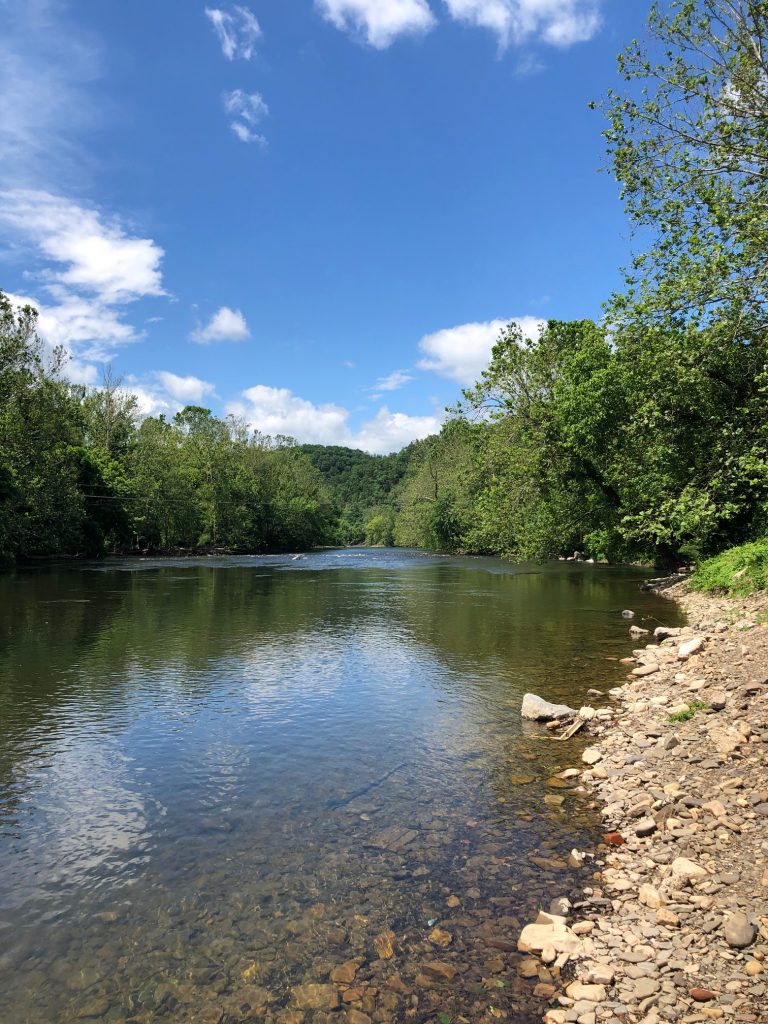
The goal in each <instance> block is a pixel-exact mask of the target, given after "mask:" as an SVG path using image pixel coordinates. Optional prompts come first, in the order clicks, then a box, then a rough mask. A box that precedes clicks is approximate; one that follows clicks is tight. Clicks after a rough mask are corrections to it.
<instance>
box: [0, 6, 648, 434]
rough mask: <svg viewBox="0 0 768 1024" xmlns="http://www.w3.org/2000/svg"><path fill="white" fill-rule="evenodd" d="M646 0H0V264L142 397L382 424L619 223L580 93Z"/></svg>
mask: <svg viewBox="0 0 768 1024" xmlns="http://www.w3.org/2000/svg"><path fill="white" fill-rule="evenodd" d="M646 15H647V4H646V3H645V0H249V3H247V4H245V3H243V4H235V5H223V4H219V3H218V2H217V0H211V2H210V3H209V4H208V6H206V4H205V2H203V3H199V4H198V3H197V2H193V0H162V2H161V3H157V2H154V3H149V2H147V0H131V3H130V4H126V3H118V2H117V0H77V2H73V3H65V2H63V0H61V2H59V0H25V2H24V3H19V2H18V0H0V23H1V24H2V25H3V26H4V27H3V32H2V34H0V95H1V96H2V104H3V105H2V110H3V114H2V117H0V287H1V288H3V289H4V290H5V291H6V292H8V293H10V294H11V295H13V296H16V297H18V298H20V299H21V298H23V299H27V300H30V301H32V302H33V303H34V304H35V305H37V306H38V308H39V309H40V312H41V319H40V326H41V332H42V334H43V335H44V336H45V338H46V340H47V341H49V342H50V343H59V344H63V345H65V346H66V348H67V349H68V350H69V353H70V357H71V358H70V362H69V364H68V369H67V371H66V372H67V373H68V375H69V376H70V377H71V378H72V379H73V380H77V381H79V382H82V383H87V384H91V385H96V384H98V382H99V380H100V379H101V374H102V369H103V367H104V366H105V365H111V366H112V367H113V369H114V371H115V372H116V373H117V374H119V375H121V376H122V377H123V379H124V382H125V384H126V386H128V387H130V388H131V389H132V390H134V391H135V392H136V393H137V395H138V396H139V399H140V404H141V408H142V410H143V411H144V412H152V413H157V412H166V413H169V414H170V413H172V412H173V411H175V410H176V409H178V408H180V407H181V406H182V405H184V404H186V403H187V402H192V403H196V404H202V405H207V406H209V407H211V408H212V409H213V410H214V411H215V412H217V413H220V414H224V413H228V412H232V413H234V414H236V415H240V416H244V417H245V418H246V419H247V420H248V421H249V422H250V423H251V424H252V425H253V427H254V428H256V429H259V430H261V431H262V432H265V433H278V432H279V433H287V434H291V435H293V436H296V437H297V438H298V439H299V440H302V441H303V440H306V441H317V442H321V443H329V444H350V445H353V446H359V447H364V448H366V449H368V450H370V451H374V452H385V451H390V450H394V449H397V448H400V447H402V446H403V445H404V444H406V443H407V442H408V441H410V440H412V439H413V438H414V437H420V436H424V435H425V434H427V433H430V432H433V431H434V430H436V429H437V428H438V426H439V423H440V421H441V419H442V417H443V409H444V407H445V406H446V405H447V404H451V403H453V402H454V401H455V400H456V398H457V397H458V394H459V391H460V389H461V387H462V386H465V385H468V384H470V383H472V381H473V380H474V379H476V377H477V375H478V373H479V371H480V369H482V367H483V365H484V364H485V363H486V362H487V359H488V356H489V353H490V347H491V345H492V343H493V340H494V339H495V337H496V336H497V335H498V332H499V329H500V328H501V327H502V326H503V324H504V323H505V322H506V321H508V320H510V319H513V318H515V319H520V320H521V322H522V324H523V326H524V327H525V329H526V330H529V331H530V330H534V329H535V324H536V322H537V320H539V319H541V318H548V317H557V318H562V319H571V318H580V317H598V316H599V315H600V304H601V302H603V301H604V300H605V299H606V298H607V297H608V295H609V294H610V292H611V290H612V289H614V288H616V287H619V286H620V284H621V277H620V273H619V268H620V266H621V265H623V264H625V263H626V262H627V258H628V252H629V230H628V225H627V222H626V219H625V217H624V214H623V212H622V209H621V205H620V202H619V198H618V189H617V186H616V184H615V182H614V181H613V180H612V178H611V176H610V175H609V174H607V173H599V168H600V167H601V166H602V165H603V164H604V145H603V140H602V137H601V134H600V133H601V130H602V127H603V125H602V121H601V115H600V114H599V113H597V112H594V111H590V110H589V109H588V106H587V104H588V102H589V101H590V100H592V99H598V98H599V97H600V96H602V95H604V94H605V92H606V90H607V89H608V88H609V87H610V86H611V85H615V84H616V72H615V57H616V54H617V52H618V51H619V50H620V49H621V47H622V46H623V45H624V44H625V43H626V42H628V41H629V40H630V39H631V38H632V37H633V36H637V35H639V34H642V31H643V25H644V21H645V17H646Z"/></svg>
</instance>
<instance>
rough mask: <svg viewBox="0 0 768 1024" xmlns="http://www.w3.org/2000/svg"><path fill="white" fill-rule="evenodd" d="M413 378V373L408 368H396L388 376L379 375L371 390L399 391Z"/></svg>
mask: <svg viewBox="0 0 768 1024" xmlns="http://www.w3.org/2000/svg"><path fill="white" fill-rule="evenodd" d="M412 380H413V375H412V374H410V373H408V371H407V370H395V371H394V372H393V373H390V374H388V375H387V376H386V377H379V379H378V380H377V381H376V383H375V384H374V386H373V387H372V388H371V391H397V389H398V388H401V387H403V386H404V385H405V384H408V383H409V382H410V381H412Z"/></svg>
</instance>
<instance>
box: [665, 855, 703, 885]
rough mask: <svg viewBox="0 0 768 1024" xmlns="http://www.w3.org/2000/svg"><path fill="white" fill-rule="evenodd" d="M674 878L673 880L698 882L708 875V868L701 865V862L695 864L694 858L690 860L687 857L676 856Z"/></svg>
mask: <svg viewBox="0 0 768 1024" xmlns="http://www.w3.org/2000/svg"><path fill="white" fill-rule="evenodd" d="M671 874H672V880H673V882H677V883H680V882H698V881H700V880H701V879H702V878H706V877H707V874H708V873H707V870H706V868H703V867H701V865H700V864H694V862H693V861H692V860H688V859H687V858H686V857H676V858H675V859H674V860H673V861H672V869H671Z"/></svg>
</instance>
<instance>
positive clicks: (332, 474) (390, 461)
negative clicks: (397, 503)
mask: <svg viewBox="0 0 768 1024" xmlns="http://www.w3.org/2000/svg"><path fill="white" fill-rule="evenodd" d="M300 450H301V451H302V452H303V453H304V454H305V455H306V456H307V457H308V458H309V460H310V462H311V463H312V464H313V465H314V466H315V467H316V468H317V469H318V470H319V471H320V473H321V475H322V478H323V481H324V483H325V485H326V487H327V489H328V490H329V491H330V493H331V495H332V496H333V498H334V500H335V502H336V506H337V508H338V510H339V525H338V531H337V538H338V541H339V543H342V544H364V543H365V544H369V543H376V544H385V545H387V546H388V545H389V544H392V543H393V540H394V538H393V535H392V530H391V529H390V530H389V532H388V533H385V536H386V538H387V539H386V540H377V541H371V540H370V536H369V526H370V524H371V522H373V521H374V520H375V519H377V518H378V517H380V516H383V517H384V518H385V519H386V520H387V521H389V519H391V516H392V510H393V505H392V501H393V491H394V490H395V488H396V487H397V486H398V484H399V483H400V481H401V480H402V479H403V476H404V474H405V473H406V470H407V469H408V466H409V463H410V460H411V458H412V450H413V446H409V447H407V448H404V449H403V450H402V451H401V452H396V453H394V454H392V455H370V454H368V452H363V451H360V450H358V449H356V448H343V447H340V446H338V445H328V446H326V445H319V444H304V445H301V446H300ZM375 532H376V533H377V536H378V535H379V531H378V528H376V530H375Z"/></svg>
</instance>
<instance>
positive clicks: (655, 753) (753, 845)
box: [520, 581, 768, 1024]
mask: <svg viewBox="0 0 768 1024" xmlns="http://www.w3.org/2000/svg"><path fill="white" fill-rule="evenodd" d="M661 589H662V592H663V593H664V594H665V596H666V597H668V598H671V599H673V600H676V601H678V602H680V603H681V604H682V606H683V608H684V609H685V611H686V612H687V615H688V621H689V625H687V626H686V627H683V628H682V629H679V630H669V631H666V633H665V631H664V630H660V629H658V628H657V629H656V636H654V635H653V634H652V632H651V630H649V631H648V633H647V634H641V633H639V632H638V630H640V629H642V628H643V623H638V624H637V625H636V626H635V635H636V637H637V642H638V647H637V649H636V650H635V651H634V652H633V657H632V661H631V663H632V665H633V667H632V669H631V673H630V676H629V681H628V683H627V684H626V685H625V686H623V687H621V688H618V689H616V690H613V691H611V695H610V696H611V699H612V701H613V706H614V709H615V715H614V717H613V719H612V720H610V721H609V722H607V723H606V724H600V723H599V722H593V723H592V725H591V731H592V734H593V737H594V741H593V742H591V745H590V746H589V747H588V748H587V750H585V751H584V754H583V761H584V764H585V766H586V767H585V768H584V769H583V770H582V771H581V781H582V783H583V784H584V785H585V787H587V788H588V790H590V791H591V792H592V793H593V794H594V795H595V796H596V797H597V799H598V800H599V802H600V804H601V805H602V810H601V813H602V816H603V821H604V827H605V837H604V841H603V843H602V844H601V845H600V846H599V847H598V849H597V851H595V862H594V866H595V874H594V888H593V889H592V890H591V891H589V890H587V892H586V893H585V897H586V898H585V900H584V901H583V902H581V903H577V904H576V907H575V908H574V911H573V914H574V916H573V919H572V920H569V921H568V922H567V923H566V922H564V921H561V920H558V919H557V918H554V919H553V923H552V924H549V925H548V924H547V922H546V921H544V922H543V924H544V932H543V934H544V936H545V937H546V934H547V929H548V928H549V929H550V930H551V932H552V934H555V933H556V932H559V934H560V938H559V940H556V941H555V942H554V943H552V942H550V944H549V945H550V948H549V949H547V948H545V949H543V951H541V950H539V955H540V957H543V959H544V961H545V962H546V961H549V962H550V963H552V962H554V963H555V964H557V963H558V962H559V963H560V964H562V965H563V966H565V963H564V962H565V961H568V960H570V963H569V967H571V966H572V967H573V973H572V977H573V980H572V981H571V982H570V983H566V982H561V983H560V991H558V992H556V994H555V997H554V998H553V1000H552V1004H551V1005H552V1008H551V1009H550V1010H549V1011H548V1012H547V1013H546V1015H545V1017H544V1020H545V1022H546V1024H567V1022H578V1024H595V1022H600V1021H604V1022H609V1024H635V1022H642V1024H660V1022H663V1021H670V1022H672V1021H674V1022H678V1021H679V1022H682V1024H697V1022H703V1021H708V1020H717V1019H724V1020H727V1021H739V1022H744V1024H748V1022H749V1024H754V1022H765V1021H768V1009H767V1007H768V984H767V983H766V981H767V979H768V974H767V973H766V971H768V597H766V595H762V596H754V597H750V598H743V599H737V600H733V599H727V598H713V597H709V596H706V595H702V594H694V593H691V592H690V591H689V590H688V588H687V585H686V583H685V582H680V581H676V582H674V583H671V584H670V585H668V586H666V587H662V588H661ZM574 922H577V923H574ZM526 932H527V936H526ZM531 940H532V941H531ZM520 946H521V949H523V950H524V951H525V950H526V949H528V950H533V951H534V952H536V951H537V950H536V947H537V946H539V947H540V946H541V941H540V939H539V937H537V936H536V934H535V932H531V931H530V930H528V929H526V931H524V932H523V935H522V936H521V943H520ZM569 948H570V950H571V952H570V953H569V952H567V950H568V949H569ZM567 970H568V967H566V971H567ZM564 973H565V972H564Z"/></svg>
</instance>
